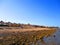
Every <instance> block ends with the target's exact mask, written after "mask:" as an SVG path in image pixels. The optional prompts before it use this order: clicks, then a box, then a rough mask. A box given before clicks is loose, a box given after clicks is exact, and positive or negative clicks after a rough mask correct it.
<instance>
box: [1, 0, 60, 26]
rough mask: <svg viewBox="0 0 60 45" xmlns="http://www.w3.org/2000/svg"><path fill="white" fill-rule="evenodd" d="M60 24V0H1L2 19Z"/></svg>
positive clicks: (49, 24) (40, 23) (52, 24)
mask: <svg viewBox="0 0 60 45" xmlns="http://www.w3.org/2000/svg"><path fill="white" fill-rule="evenodd" d="M1 20H3V21H6V22H8V21H10V22H16V23H30V24H36V25H46V26H60V0H0V21H1Z"/></svg>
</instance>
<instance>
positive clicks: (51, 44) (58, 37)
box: [38, 30, 60, 45]
mask: <svg viewBox="0 0 60 45" xmlns="http://www.w3.org/2000/svg"><path fill="white" fill-rule="evenodd" d="M40 42H41V43H40ZM38 45H60V30H57V31H56V32H55V33H54V34H52V35H51V36H48V37H44V39H43V40H42V41H40V40H39V41H38Z"/></svg>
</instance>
